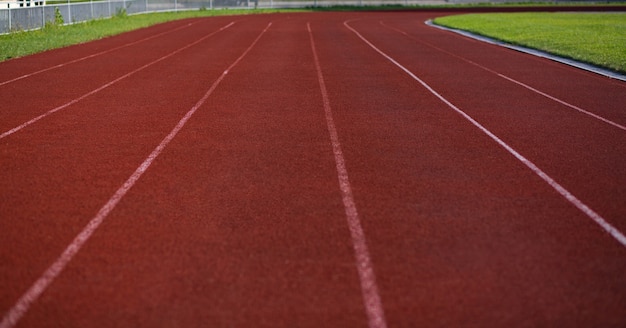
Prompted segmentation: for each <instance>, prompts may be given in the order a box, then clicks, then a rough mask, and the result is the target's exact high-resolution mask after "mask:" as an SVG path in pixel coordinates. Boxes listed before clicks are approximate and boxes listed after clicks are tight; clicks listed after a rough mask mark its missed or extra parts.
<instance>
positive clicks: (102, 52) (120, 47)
mask: <svg viewBox="0 0 626 328" xmlns="http://www.w3.org/2000/svg"><path fill="white" fill-rule="evenodd" d="M193 24H195V22H192V23H189V24H187V25H184V26H179V27H177V28H175V29H172V30H168V31H165V32H162V33H158V34H155V35H152V36H149V37H147V38H144V39H141V40H137V41H133V42H130V43H126V44H123V45H121V46H117V47H114V48H111V49H107V50H104V51H101V52H97V53H94V54H91V55H88V56H85V57H81V58H77V59H74V60H70V61H68V62H65V63H62V64H58V65H55V66H51V67H48V68H44V69H41V70H39V71H35V72H32V73H28V74H24V75H22V76H18V77H16V78H14V79H11V80H7V81H3V82H0V86H3V85H5V84H9V83H12V82H15V81H19V80H22V79H25V78H28V77H31V76H34V75H37V74H41V73H44V72H47V71H51V70H53V69H56V68H60V67H64V66H67V65H71V64H75V63H78V62H81V61H83V60H86V59H89V58H94V57H97V56H101V55H104V54H107V53H110V52H113V51H115V50H119V49H122V48H126V47H130V46H132V45H135V44H138V43H141V42H144V41H148V40H151V39H154V38H158V37H160V36H163V35H165V34H169V33H172V32H176V31H178V30H181V29H184V28H188V27H189V26H191V25H193Z"/></svg>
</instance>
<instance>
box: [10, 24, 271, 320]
mask: <svg viewBox="0 0 626 328" xmlns="http://www.w3.org/2000/svg"><path fill="white" fill-rule="evenodd" d="M231 24H232V23H231ZM270 26H272V23H271V22H270V23H269V24H268V25H267V26H266V27H265V29H264V30H263V31H261V33H260V34H259V35H258V36H257V38H256V39H255V40H254V41H253V42H252V44H250V46H249V47H248V48H247V49H246V50H245V51H244V52H243V53H242V54H241V55H240V56H239V58H237V59H236V60H235V61H234V62H233V63H232V64H231V65H230V66H228V68H227V69H226V70H225V71H224V72H223V73H222V74H221V75H220V76H219V77H218V78H217V80H215V82H213V84H212V85H211V87H210V88H209V89H208V90H207V92H206V93H205V94H204V96H203V97H202V98H201V99H200V100H198V102H197V103H196V104H195V105H194V106H193V107H192V108H191V109H190V110H189V111H188V112H187V113H186V114H185V115H184V116H183V118H182V119H181V120H180V121H179V122H178V124H176V126H175V127H174V129H173V130H172V131H170V133H169V134H168V135H167V136H166V137H165V138H164V139H163V140H162V141H161V143H159V145H158V146H157V147H156V148H155V149H154V150H153V151H152V152H151V153H150V155H149V156H148V157H147V158H146V159H145V160H144V161H143V162H142V163H141V165H139V167H138V168H137V169H136V170H135V172H134V173H133V174H132V175H131V176H130V177H129V178H128V179H127V180H126V181H125V182H124V184H123V185H122V186H121V187H120V188H119V189H118V190H117V191H116V192H115V193H114V194H113V196H112V197H111V198H110V199H109V200H108V201H107V202H106V204H104V206H103V207H102V208H101V209H100V210H99V211H98V213H97V214H96V216H94V217H93V218H92V219H91V220H90V221H89V223H87V225H86V226H85V227H84V228H83V230H82V231H81V232H80V233H79V234H78V235H77V236H76V237H75V238H74V240H73V241H72V243H70V244H69V245H68V246H67V248H66V249H65V251H63V253H62V254H61V256H59V257H58V258H57V259H56V260H55V261H54V263H52V265H51V266H50V267H48V269H47V270H46V271H45V272H44V273H43V274H42V275H41V276H40V277H39V279H37V281H35V282H34V283H33V285H32V286H31V287H30V288H29V289H28V290H27V291H26V293H24V294H23V295H22V297H20V299H19V300H18V301H17V302H16V303H15V304H14V305H13V307H12V308H11V309H10V310H9V311H8V312H7V313H6V314H5V315H4V317H3V319H2V322H0V328H10V327H14V326H15V325H16V324H17V323H18V322H19V320H20V319H21V318H22V317H23V316H24V315H25V314H26V312H27V311H28V310H29V308H30V306H31V305H32V304H33V303H34V302H35V301H37V299H38V298H39V296H41V294H42V293H43V292H44V291H45V290H46V289H47V288H48V286H50V284H51V283H52V282H53V281H54V280H55V279H56V277H57V276H59V274H61V272H62V271H63V270H64V269H65V267H66V266H67V264H68V263H69V262H70V261H71V260H72V259H73V258H74V256H75V255H76V254H77V253H78V252H79V251H80V249H81V248H82V247H83V245H84V244H85V243H86V242H87V241H88V240H89V238H90V237H91V236H92V235H93V233H94V232H95V231H96V230H97V229H98V227H99V226H100V225H101V224H102V222H103V221H104V220H105V219H106V217H107V216H108V215H109V213H111V211H113V209H114V208H115V207H116V206H117V204H118V203H119V202H120V201H121V200H122V198H123V197H124V196H125V195H126V194H127V193H128V191H129V190H130V189H131V188H132V187H133V186H134V185H135V183H137V181H138V180H139V178H141V176H142V175H143V174H144V173H145V172H146V170H147V169H148V168H149V167H150V165H152V163H153V162H154V160H155V159H156V158H157V157H158V156H159V155H160V154H161V152H162V151H163V150H164V149H165V147H167V145H168V144H169V143H170V142H171V141H172V140H173V139H174V137H176V135H177V134H178V132H179V131H180V130H181V129H182V128H183V127H184V126H185V124H186V123H187V121H189V119H190V118H191V116H193V114H194V113H195V112H196V111H197V110H198V109H199V108H200V107H201V106H202V105H203V104H204V103H205V102H206V100H207V99H208V98H209V96H211V94H212V93H213V91H215V89H216V88H217V86H218V85H219V84H220V83H221V82H222V80H224V78H225V77H226V75H228V72H229V71H230V70H232V69H233V68H234V67H235V66H236V65H237V64H239V62H240V61H241V60H242V59H243V58H244V57H245V56H246V55H247V54H248V53H249V52H250V51H251V50H252V48H253V47H254V46H255V45H256V44H257V42H258V41H259V40H260V39H261V37H262V36H263V35H264V34H265V32H267V30H268V29H269V28H270Z"/></svg>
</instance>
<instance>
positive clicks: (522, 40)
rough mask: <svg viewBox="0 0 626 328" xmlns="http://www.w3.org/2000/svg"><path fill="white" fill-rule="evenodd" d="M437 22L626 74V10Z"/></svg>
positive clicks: (487, 16)
mask: <svg viewBox="0 0 626 328" xmlns="http://www.w3.org/2000/svg"><path fill="white" fill-rule="evenodd" d="M434 22H435V24H439V25H442V26H447V27H452V28H457V29H462V30H466V31H470V32H473V33H476V34H480V35H484V36H488V37H491V38H494V39H498V40H501V41H505V42H507V43H511V44H515V45H521V46H525V47H530V48H534V49H539V50H543V51H546V52H549V53H552V54H556V55H559V56H563V57H567V58H572V59H576V60H579V61H582V62H586V63H590V64H593V65H596V66H600V67H604V68H608V69H611V70H614V71H617V72H621V73H626V13H498V14H466V15H456V16H447V17H440V18H437V19H435V20H434Z"/></svg>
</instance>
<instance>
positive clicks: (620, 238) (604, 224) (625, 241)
mask: <svg viewBox="0 0 626 328" xmlns="http://www.w3.org/2000/svg"><path fill="white" fill-rule="evenodd" d="M349 22H350V21H345V22H344V23H343V24H344V25H345V26H346V28H348V29H349V30H350V31H352V32H353V33H354V34H355V35H356V36H357V37H359V38H360V39H361V40H362V41H363V42H365V43H366V44H367V45H368V46H370V47H371V48H372V49H374V50H375V51H376V52H378V53H379V54H380V55H381V56H383V57H385V58H386V59H387V60H388V61H390V62H391V63H392V64H394V65H396V66H397V67H398V68H400V69H401V70H403V71H404V72H405V73H407V74H408V75H409V76H410V77H411V78H413V79H414V80H415V81H417V82H418V83H420V84H421V85H422V86H423V87H424V88H426V89H427V90H428V91H429V92H430V93H432V94H433V95H434V96H435V97H437V98H439V100H441V101H442V102H443V103H444V104H446V105H447V106H448V107H450V108H451V109H453V110H454V111H456V112H457V113H458V114H460V115H461V116H463V117H464V118H465V119H466V120H467V121H469V122H470V123H472V125H474V126H475V127H477V128H478V129H479V130H481V131H482V132H483V133H484V134H486V135H487V136H489V137H490V138H491V139H492V140H493V141H495V142H496V143H497V144H499V145H500V146H502V147H503V148H504V149H506V150H507V151H508V152H509V153H510V154H511V155H513V156H514V157H515V158H517V159H518V160H519V161H520V162H522V163H523V164H524V165H526V167H528V168H529V169H530V170H531V171H533V172H534V173H535V174H536V175H537V176H539V177H540V178H541V179H542V180H543V181H545V182H546V183H547V184H549V185H550V186H551V187H552V188H553V189H554V190H556V191H557V192H558V193H559V194H560V195H561V196H563V197H564V198H565V199H567V200H568V201H569V202H570V203H571V204H572V205H574V206H575V207H576V208H578V209H579V210H580V211H581V212H583V213H585V214H586V215H587V216H588V217H589V218H591V219H592V220H593V221H594V222H595V223H597V224H598V225H599V226H600V227H601V228H602V229H604V230H605V231H606V232H608V233H609V235H611V237H613V238H614V239H615V240H616V241H617V242H619V243H620V244H621V245H622V246H624V247H626V236H624V234H623V233H622V232H620V231H619V230H618V229H617V228H615V227H614V226H613V225H611V224H610V223H609V222H608V221H606V220H605V219H604V218H603V217H602V216H600V214H598V213H596V212H595V211H594V210H592V209H591V208H590V207H589V206H587V205H586V204H585V203H583V202H582V201H581V200H580V199H578V198H576V196H574V195H573V194H572V193H571V192H569V191H568V190H567V189H565V188H564V187H563V186H561V185H560V184H559V183H557V182H556V181H555V180H554V179H553V178H552V177H550V176H549V175H548V174H546V173H545V172H543V171H542V170H541V169H540V168H539V167H537V166H536V165H535V164H534V163H533V162H531V161H530V160H528V159H527V158H525V157H524V156H522V155H521V154H520V153H518V152H517V151H516V150H515V149H513V148H512V147H511V146H509V145H508V144H507V143H505V142H504V141H502V139H500V138H498V137H497V136H496V135H495V134H493V133H492V132H491V131H489V130H488V129H487V128H485V127H484V126H482V125H481V124H480V123H478V121H476V120H474V119H473V118H472V117H471V116H469V115H468V114H467V113H465V112H464V111H462V110H461V109H459V108H458V107H457V106H455V105H454V104H452V103H451V102H450V101H448V100H447V99H446V98H444V97H443V96H442V95H441V94H439V93H438V92H437V91H435V90H434V89H433V88H431V87H430V86H429V85H428V84H427V83H426V82H424V81H422V80H421V79H420V78H419V77H417V76H416V75H415V74H413V73H412V72H411V71H409V70H408V69H407V68H405V67H404V66H402V65H401V64H400V63H398V62H397V61H396V60H395V59H393V58H392V57H391V56H389V55H387V54H386V53H385V52H383V51H382V50H380V49H378V48H377V47H376V46H375V45H374V44H372V43H371V42H370V41H368V40H367V39H366V38H365V37H363V36H362V35H361V34H360V33H359V32H357V31H356V30H355V29H354V28H352V27H351V26H350V25H349V24H348V23H349Z"/></svg>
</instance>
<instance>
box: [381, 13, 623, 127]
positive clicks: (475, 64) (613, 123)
mask: <svg viewBox="0 0 626 328" xmlns="http://www.w3.org/2000/svg"><path fill="white" fill-rule="evenodd" d="M380 24H381V25H382V26H384V27H386V28H388V29H390V30H394V31H396V32H398V33H400V34H402V35H404V36H406V37H407V38H409V39H411V40H413V41H415V42H419V43H421V44H423V45H426V46H428V47H431V48H433V49H435V50H438V51H441V52H443V53H445V54H448V55H450V56H452V57H455V58H458V59H460V60H462V61H464V62H466V63H468V64H471V65H474V66H476V67H478V68H481V69H483V70H485V71H487V72H489V73H492V74H495V75H497V76H499V77H501V78H503V79H505V80H508V81H509V82H513V83H515V84H517V85H520V86H522V87H524V88H526V89H528V90H530V91H532V92H535V93H537V94H539V95H541V96H544V97H546V98H548V99H551V100H553V101H556V102H558V103H560V104H561V105H564V106H566V107H569V108H571V109H574V110H576V111H579V112H581V113H583V114H585V115H588V116H591V117H593V118H595V119H597V120H600V121H602V122H604V123H607V124H609V125H612V126H614V127H616V128H618V129H621V130H623V131H626V126H624V125H621V124H619V123H616V122H613V121H611V120H609V119H607V118H604V117H602V116H600V115H598V114H594V113H592V112H590V111H588V110H585V109H582V108H580V107H578V106H576V105H573V104H570V103H568V102H567V101H565V100H561V99H559V98H557V97H555V96H552V95H550V94H547V93H545V92H543V91H541V90H538V89H536V88H534V87H531V86H530V85H528V84H525V83H524V82H521V81H518V80H516V79H514V78H512V77H509V76H506V75H504V74H501V73H499V72H497V71H494V70H492V69H490V68H488V67H485V66H483V65H481V64H478V63H476V62H474V61H471V60H469V59H467V58H464V57H461V56H459V55H457V54H455V53H452V52H449V51H447V50H444V49H442V48H439V47H437V46H435V45H433V44H431V43H428V42H426V41H422V40H418V39H417V38H415V37H413V36H411V35H409V34H408V33H407V32H405V31H402V30H400V29H397V28H395V27H392V26H389V25H387V24H385V23H384V22H382V21H380ZM435 27H438V26H435Z"/></svg>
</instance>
